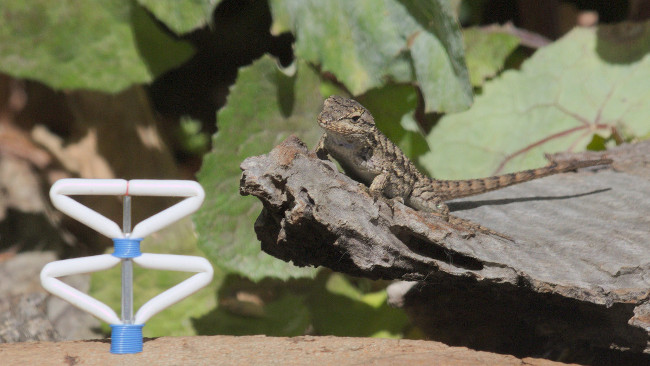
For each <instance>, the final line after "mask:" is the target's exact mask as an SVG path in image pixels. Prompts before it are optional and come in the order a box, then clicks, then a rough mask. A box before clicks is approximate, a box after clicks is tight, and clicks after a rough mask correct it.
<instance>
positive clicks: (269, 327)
mask: <svg viewBox="0 0 650 366" xmlns="http://www.w3.org/2000/svg"><path fill="white" fill-rule="evenodd" d="M226 282H227V281H226ZM270 282H271V283H267V284H266V285H267V286H269V285H270V287H267V288H266V291H264V293H273V294H274V295H275V296H274V298H273V299H272V300H271V301H269V302H266V303H264V304H258V305H253V304H249V308H247V307H246V303H245V302H240V303H239V304H238V305H236V306H235V305H232V304H231V305H230V306H224V301H223V300H222V299H219V307H217V308H216V309H214V310H213V311H211V312H210V313H208V314H206V315H204V316H202V317H201V318H198V319H195V320H193V322H194V324H195V327H196V329H197V331H198V333H199V334H202V335H211V334H229V335H255V334H265V335H268V336H276V337H294V336H300V335H303V334H305V331H306V330H307V329H308V328H309V324H310V323H311V316H310V313H309V309H308V308H307V306H306V305H305V295H303V294H297V293H294V292H293V291H291V289H289V288H285V287H283V286H280V287H279V288H278V286H274V285H273V284H272V282H274V281H270ZM226 287H227V289H226V290H231V289H230V288H228V285H227V284H226ZM235 288H236V286H235ZM276 291H277V293H276ZM220 292H222V291H220Z"/></svg>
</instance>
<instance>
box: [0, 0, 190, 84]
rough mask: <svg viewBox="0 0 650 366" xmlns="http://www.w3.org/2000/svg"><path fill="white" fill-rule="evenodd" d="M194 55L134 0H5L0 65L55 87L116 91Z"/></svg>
mask: <svg viewBox="0 0 650 366" xmlns="http://www.w3.org/2000/svg"><path fill="white" fill-rule="evenodd" d="M192 53H193V50H192V47H191V46H190V45H189V44H188V43H185V42H181V41H176V40H174V39H172V38H171V37H169V36H168V35H167V34H165V33H164V32H163V31H162V29H160V27H159V26H158V25H157V24H156V23H155V21H154V20H153V19H152V18H151V17H150V16H149V15H148V14H147V13H146V11H145V10H144V9H143V8H141V7H140V6H137V5H135V4H134V3H133V2H132V1H131V0H105V1H73V0H58V1H46V0H34V1H29V2H25V1H22V0H7V1H3V2H2V5H0V71H2V72H5V73H7V74H9V75H12V76H14V77H18V78H27V79H34V80H38V81H40V82H42V83H45V84H47V85H49V86H51V87H52V88H55V89H94V90H101V91H107V92H113V93H116V92H119V91H120V90H123V89H125V88H127V87H129V86H130V85H132V84H136V83H147V82H150V81H152V80H153V79H154V78H155V77H156V76H157V75H159V74H161V73H162V72H165V71H167V70H169V69H170V68H172V67H175V66H178V65H180V64H181V63H183V62H184V61H186V60H187V59H188V58H189V57H190V56H191V55H192Z"/></svg>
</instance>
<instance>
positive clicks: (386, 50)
mask: <svg viewBox="0 0 650 366" xmlns="http://www.w3.org/2000/svg"><path fill="white" fill-rule="evenodd" d="M270 5H271V13H272V14H273V19H274V23H273V25H272V32H273V33H276V34H277V33H280V32H284V31H291V32H293V33H294V34H295V36H296V45H295V48H296V55H297V56H298V57H299V58H302V59H304V60H307V61H309V62H312V63H315V64H319V65H321V66H322V70H323V71H329V72H331V73H333V74H334V75H335V76H336V77H337V79H338V80H339V81H341V82H342V83H343V84H344V85H345V86H346V87H347V88H348V89H349V90H350V91H351V92H352V94H353V95H359V94H362V93H364V92H366V91H368V90H370V89H373V88H378V87H381V86H383V85H386V84H387V83H388V82H398V83H412V84H414V85H417V86H419V87H420V89H421V90H422V94H423V95H424V101H425V109H426V111H428V112H433V111H440V112H456V111H460V110H464V109H466V108H467V107H468V106H469V105H470V104H471V102H472V90H471V86H470V84H469V77H468V74H467V69H466V67H465V61H464V52H463V43H462V38H461V34H460V29H459V26H458V24H457V23H456V21H455V19H454V15H453V13H452V11H451V10H450V8H449V5H448V4H447V1H446V0H434V1H417V0H399V1H398V0H357V1H346V0H332V1H318V0H271V1H270Z"/></svg>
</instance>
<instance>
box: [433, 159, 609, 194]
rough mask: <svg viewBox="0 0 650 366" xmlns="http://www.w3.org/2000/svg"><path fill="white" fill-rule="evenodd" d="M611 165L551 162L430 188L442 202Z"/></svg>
mask: <svg viewBox="0 0 650 366" xmlns="http://www.w3.org/2000/svg"><path fill="white" fill-rule="evenodd" d="M611 163H612V160H611V159H598V160H568V161H559V162H552V163H551V164H549V165H547V166H545V167H543V168H537V169H530V170H524V171H521V172H516V173H509V174H503V175H496V176H493V177H487V178H478V179H468V180H433V182H432V186H431V187H430V188H431V189H432V190H433V191H434V192H435V194H436V195H437V196H439V197H440V198H441V199H442V200H443V201H444V200H450V199H453V198H460V197H466V196H473V195H475V194H480V193H484V192H489V191H493V190H497V189H501V188H504V187H507V186H511V185H514V184H518V183H523V182H527V181H529V180H533V179H537V178H542V177H546V176H549V175H553V174H558V173H564V172H568V171H572V170H576V169H579V168H586V167H590V166H595V165H605V164H611Z"/></svg>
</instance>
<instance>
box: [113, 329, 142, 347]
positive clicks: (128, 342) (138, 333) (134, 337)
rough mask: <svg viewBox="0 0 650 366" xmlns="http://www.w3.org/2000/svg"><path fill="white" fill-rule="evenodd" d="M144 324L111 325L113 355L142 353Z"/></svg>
mask: <svg viewBox="0 0 650 366" xmlns="http://www.w3.org/2000/svg"><path fill="white" fill-rule="evenodd" d="M142 327H144V324H111V353H115V354H126V353H138V352H142Z"/></svg>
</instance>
